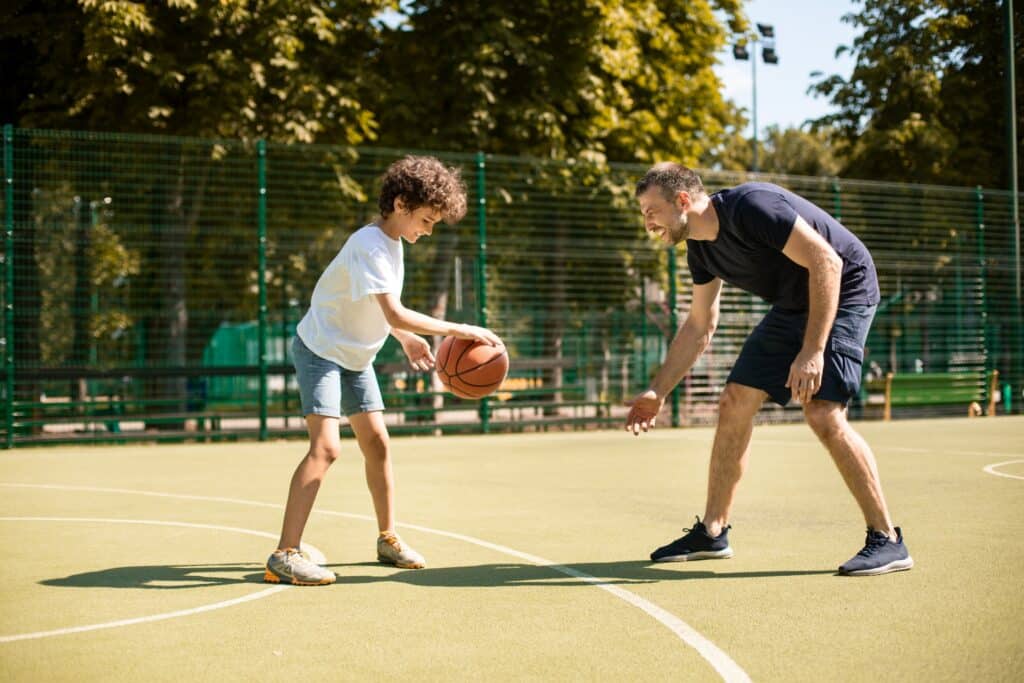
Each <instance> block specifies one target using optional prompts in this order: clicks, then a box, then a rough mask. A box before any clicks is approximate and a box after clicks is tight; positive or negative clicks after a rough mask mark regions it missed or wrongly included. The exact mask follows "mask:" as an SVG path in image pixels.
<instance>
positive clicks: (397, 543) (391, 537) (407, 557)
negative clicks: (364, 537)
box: [377, 531, 427, 569]
mask: <svg viewBox="0 0 1024 683" xmlns="http://www.w3.org/2000/svg"><path fill="white" fill-rule="evenodd" d="M377 560H378V561H380V562H386V563H388V564H393V565H395V566H396V567H398V568H399V569H423V568H424V567H426V566H427V561H426V560H424V559H423V556H422V555H420V554H419V553H418V552H416V551H415V550H413V549H412V548H410V547H409V546H408V545H406V544H405V542H403V541H402V539H400V538H399V537H398V536H396V535H395V534H393V533H391V532H390V531H384V532H381V535H380V536H379V537H378V538H377Z"/></svg>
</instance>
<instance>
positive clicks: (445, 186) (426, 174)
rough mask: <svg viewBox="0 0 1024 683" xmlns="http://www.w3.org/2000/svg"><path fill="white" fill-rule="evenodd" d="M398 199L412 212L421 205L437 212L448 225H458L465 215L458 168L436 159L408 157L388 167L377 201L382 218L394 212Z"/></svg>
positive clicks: (463, 185) (463, 191)
mask: <svg viewBox="0 0 1024 683" xmlns="http://www.w3.org/2000/svg"><path fill="white" fill-rule="evenodd" d="M398 197H401V198H402V203H403V204H404V205H405V208H406V209H407V210H409V211H412V210H414V209H418V208H420V207H422V206H429V207H431V208H434V209H437V210H438V211H440V212H441V216H442V218H443V219H444V222H445V223H449V224H451V223H457V222H459V221H460V220H462V217H463V216H465V215H466V185H465V184H464V183H463V182H462V176H461V174H460V172H459V169H457V168H454V167H447V166H445V165H444V164H442V163H441V162H440V161H438V160H437V159H435V158H434V157H420V156H407V157H404V158H402V159H399V160H398V161H396V162H395V163H393V164H391V166H389V167H388V170H387V171H385V172H384V175H383V176H382V177H381V189H380V197H379V198H378V199H377V206H378V208H379V209H380V213H381V216H383V217H384V218H387V217H388V216H390V215H391V214H392V213H394V211H395V199H397V198H398Z"/></svg>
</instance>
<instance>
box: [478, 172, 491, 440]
mask: <svg viewBox="0 0 1024 683" xmlns="http://www.w3.org/2000/svg"><path fill="white" fill-rule="evenodd" d="M486 172H487V163H486V159H485V157H484V153H483V152H477V153H476V195H477V196H476V205H477V213H476V231H477V244H476V273H477V277H476V305H477V313H476V316H477V321H478V324H479V325H480V326H481V327H487V196H486V194H485V193H486V189H487V185H486V177H485V175H486ZM490 429H491V406H490V403H489V400H488V399H487V398H486V397H484V398H482V399H481V400H480V431H481V432H483V433H484V434H486V433H487V432H489V431H490Z"/></svg>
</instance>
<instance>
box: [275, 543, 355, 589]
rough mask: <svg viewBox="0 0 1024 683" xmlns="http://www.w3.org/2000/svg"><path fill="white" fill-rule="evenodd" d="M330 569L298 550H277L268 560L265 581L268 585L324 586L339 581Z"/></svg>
mask: <svg viewBox="0 0 1024 683" xmlns="http://www.w3.org/2000/svg"><path fill="white" fill-rule="evenodd" d="M337 578H338V577H336V576H335V575H334V572H332V571H331V570H330V569H325V568H323V567H321V566H320V565H318V564H316V563H315V562H311V561H310V559H309V556H308V555H306V554H305V553H303V552H300V551H299V549H298V548H285V549H284V550H275V551H274V553H273V554H272V555H271V556H270V558H269V559H268V560H267V569H266V571H265V572H264V573H263V580H264V581H266V582H267V583H282V582H283V583H291V584H294V585H296V586H324V585H326V584H329V583H334V581H335V579H337Z"/></svg>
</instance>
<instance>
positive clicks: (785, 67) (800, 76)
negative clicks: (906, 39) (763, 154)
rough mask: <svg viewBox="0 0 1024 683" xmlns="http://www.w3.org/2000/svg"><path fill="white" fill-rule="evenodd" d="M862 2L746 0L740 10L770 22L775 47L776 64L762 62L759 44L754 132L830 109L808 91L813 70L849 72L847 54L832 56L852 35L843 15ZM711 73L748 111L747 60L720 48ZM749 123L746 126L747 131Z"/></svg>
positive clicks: (750, 82)
mask: <svg viewBox="0 0 1024 683" xmlns="http://www.w3.org/2000/svg"><path fill="white" fill-rule="evenodd" d="M862 7H863V4H861V3H855V2H854V1H853V0H747V1H746V2H744V9H745V11H746V14H747V17H748V18H749V19H750V22H751V24H757V23H761V24H771V25H772V26H774V27H775V52H776V53H777V54H778V56H779V63H778V64H765V63H764V61H763V60H762V59H761V58H760V47H759V48H758V63H757V128H758V131H760V133H759V137H763V133H764V129H765V128H766V127H768V126H770V125H777V126H779V127H780V128H788V127H791V126H794V127H795V126H799V125H800V124H801V123H803V122H804V121H805V120H807V119H813V118H818V117H820V116H823V115H825V114H828V113H831V112H832V111H833V107H832V105H831V104H830V103H829V101H828V100H827V99H825V98H823V97H813V96H812V95H808V94H807V88H808V87H810V85H811V84H812V83H813V82H814V81H815V80H817V79H812V78H811V76H810V74H811V72H812V71H816V70H817V71H822V72H824V73H825V74H826V75H831V74H839V75H841V76H843V77H844V78H846V77H849V75H850V73H851V72H852V71H853V67H854V61H853V59H851V58H850V56H849V55H843V56H842V57H840V58H838V59H837V58H836V57H835V51H836V48H837V47H838V46H839V45H850V44H852V43H853V39H854V37H855V36H856V33H855V32H854V29H853V27H852V26H850V25H849V24H844V23H843V22H841V21H840V17H842V16H843V15H844V14H848V13H851V12H857V11H858V10H859V9H861V8H862ZM718 59H719V62H720V64H719V65H718V66H716V67H715V73H717V74H718V76H719V78H720V79H721V80H722V83H723V87H724V88H725V97H726V99H730V100H732V101H733V102H735V103H736V105H737V106H739V107H742V108H743V109H744V110H745V111H746V114H747V117H748V118H750V116H751V109H752V106H751V105H752V99H753V95H752V90H753V87H752V86H753V79H752V74H751V64H750V61H749V60H748V61H745V62H741V61H738V60H736V59H735V58H734V57H733V55H732V48H731V47H730V48H729V49H727V50H725V51H723V52H721V53H719V55H718ZM749 130H750V127H748V133H749Z"/></svg>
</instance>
